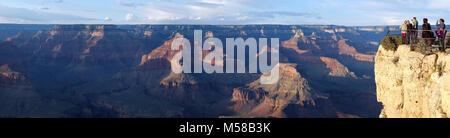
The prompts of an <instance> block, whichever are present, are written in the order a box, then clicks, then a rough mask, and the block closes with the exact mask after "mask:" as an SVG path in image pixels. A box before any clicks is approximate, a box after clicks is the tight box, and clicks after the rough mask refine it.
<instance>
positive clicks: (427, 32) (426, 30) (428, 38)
mask: <svg viewBox="0 0 450 138" xmlns="http://www.w3.org/2000/svg"><path fill="white" fill-rule="evenodd" d="M422 38H423V39H424V40H425V43H426V44H427V45H431V43H432V42H433V39H434V34H433V33H432V32H431V25H430V23H428V19H427V18H424V19H423V25H422Z"/></svg>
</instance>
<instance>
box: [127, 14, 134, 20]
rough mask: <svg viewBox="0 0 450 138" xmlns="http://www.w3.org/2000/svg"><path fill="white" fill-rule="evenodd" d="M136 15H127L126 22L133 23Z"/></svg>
mask: <svg viewBox="0 0 450 138" xmlns="http://www.w3.org/2000/svg"><path fill="white" fill-rule="evenodd" d="M134 18H135V17H134V14H131V13H128V14H127V15H125V20H127V21H132V20H134Z"/></svg>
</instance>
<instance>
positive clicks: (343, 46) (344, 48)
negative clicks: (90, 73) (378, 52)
mask: <svg viewBox="0 0 450 138" xmlns="http://www.w3.org/2000/svg"><path fill="white" fill-rule="evenodd" d="M346 41H347V40H345V39H344V40H339V42H338V48H339V54H341V55H349V56H352V57H353V58H355V59H356V60H359V61H367V62H374V59H375V55H367V54H361V53H358V52H357V51H356V49H355V48H354V47H352V46H349V45H348V44H347V43H346Z"/></svg>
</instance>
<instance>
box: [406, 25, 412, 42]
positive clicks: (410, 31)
mask: <svg viewBox="0 0 450 138" xmlns="http://www.w3.org/2000/svg"><path fill="white" fill-rule="evenodd" d="M406 28H407V30H408V31H407V34H406V39H407V41H406V44H411V39H412V37H413V25H412V24H411V22H409V21H407V24H406Z"/></svg>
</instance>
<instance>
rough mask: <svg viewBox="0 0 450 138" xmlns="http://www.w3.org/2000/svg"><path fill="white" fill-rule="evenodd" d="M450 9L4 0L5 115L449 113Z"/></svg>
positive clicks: (260, 1)
mask: <svg viewBox="0 0 450 138" xmlns="http://www.w3.org/2000/svg"><path fill="white" fill-rule="evenodd" d="M448 7H450V1H449V0H424V1H419V0H394V1H392V0H362V1H361V0H315V1H308V0H295V1H292V0H276V1H275V0H95V1H90V0H33V1H31V0H2V2H1V3H0V119H3V118H71V119H70V120H74V119H73V118H102V119H99V120H103V118H121V120H122V118H133V119H123V120H134V118H144V119H146V120H152V121H151V123H152V124H154V125H153V126H154V127H156V128H155V130H157V132H163V131H159V130H166V131H169V133H173V134H179V133H181V134H185V133H184V132H186V133H187V134H189V133H188V132H187V131H191V130H190V128H189V127H191V125H192V126H195V125H197V126H198V127H199V128H203V129H205V130H202V132H206V129H209V133H208V135H209V134H211V133H212V130H215V131H225V130H234V129H233V128H238V130H236V131H242V130H243V129H244V128H245V129H246V130H248V129H247V128H248V124H247V123H259V124H260V125H262V126H264V123H268V124H270V123H272V124H273V128H274V129H272V130H273V132H274V133H264V134H269V135H271V134H276V133H281V132H283V131H292V132H296V130H289V129H284V128H295V129H297V126H298V125H299V124H300V123H303V121H304V120H315V119H311V118H321V119H317V120H327V122H328V121H329V120H339V121H341V120H358V122H357V123H360V122H359V121H361V120H376V121H378V119H348V118H450V85H449V84H450V56H449V54H450V48H449V47H450V40H449V39H450V30H449V29H448V27H447V28H446V24H445V20H450V14H446V13H448V11H449V10H448ZM285 118H287V119H285ZM304 118H307V119H304ZM323 118H327V119H323ZM328 118H332V119H328ZM336 118H346V119H336ZM196 119H198V120H196ZM200 119H201V120H200ZM80 120H89V119H80ZM380 120H381V119H380ZM385 120H388V119H385ZM153 121H154V122H153ZM157 121H162V122H159V123H158V122H157ZM171 121H172V122H171ZM208 121H210V122H208ZM276 121H281V122H282V121H286V122H284V123H279V122H278V123H277V122H276ZM296 121H297V122H296ZM205 122H206V123H205ZM313 122H314V123H311V124H305V125H304V126H308V127H310V128H317V127H314V125H316V124H321V125H322V123H317V122H315V121H313ZM2 123H3V122H2ZM14 123H15V122H14ZM207 123H211V124H207ZM213 123H214V124H213ZM227 123H229V124H228V125H227ZM233 123H234V124H233ZM342 123H343V122H338V123H333V124H342ZM345 123H347V122H345ZM377 123H378V122H377ZM383 123H384V122H383ZM99 124H100V123H99ZM180 124H182V126H183V125H185V124H186V128H183V129H181V128H180V129H179V131H178V132H179V133H175V130H172V129H174V128H175V127H179V126H180ZM189 124H191V125H189ZM268 124H266V126H268ZM284 124H291V125H294V126H295V127H284V128H283V130H281V131H277V130H276V129H277V127H278V129H279V127H280V126H284ZM364 124H370V125H371V126H372V124H371V123H364ZM398 124H402V125H405V126H407V125H406V124H403V123H398ZM159 125H162V126H159ZM164 125H165V126H164ZM208 125H211V127H208ZM213 125H214V126H216V127H213ZM219 125H220V126H225V128H219V127H218V126H219ZM243 125H245V126H243ZM252 125H253V126H254V125H255V124H252ZM302 125H303V124H302ZM383 125H385V126H391V125H386V124H383ZM54 126H59V125H54ZM111 126H112V125H111ZM122 126H131V125H130V124H127V125H122ZM136 126H138V125H136ZM230 126H231V127H230ZM322 126H329V125H322ZM352 126H361V125H360V124H353V125H352ZM373 126H375V125H373ZM408 126H415V125H408ZM423 126H429V125H423ZM336 127H340V126H335V127H330V128H336ZM191 128H194V127H191ZM241 128H242V129H241ZM343 128H345V129H349V130H354V129H353V128H346V127H343ZM361 128H364V129H367V128H366V127H361ZM386 129H387V128H386ZM181 130H184V131H181ZM264 130H266V129H264ZM267 130H268V128H267ZM279 130H280V129H279ZM301 130H303V129H301ZM367 130H373V129H367ZM392 130H394V129H392ZM395 130H396V129H395ZM355 131H356V130H355ZM408 131H410V130H408ZM192 132H195V131H192ZM370 133H372V132H370ZM242 134H245V133H242ZM254 134H256V135H259V134H261V133H254Z"/></svg>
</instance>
